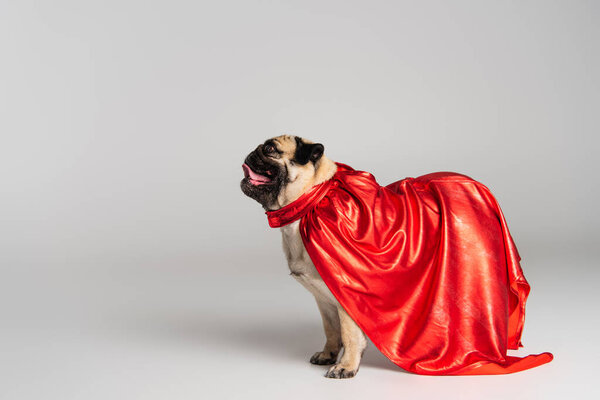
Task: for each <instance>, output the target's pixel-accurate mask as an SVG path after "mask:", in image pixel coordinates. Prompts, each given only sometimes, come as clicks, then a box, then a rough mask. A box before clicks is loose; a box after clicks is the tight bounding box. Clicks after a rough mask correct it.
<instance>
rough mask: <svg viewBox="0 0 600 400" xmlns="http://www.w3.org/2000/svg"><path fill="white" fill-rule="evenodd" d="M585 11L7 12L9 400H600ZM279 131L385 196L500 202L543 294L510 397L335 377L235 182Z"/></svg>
mask: <svg viewBox="0 0 600 400" xmlns="http://www.w3.org/2000/svg"><path fill="white" fill-rule="evenodd" d="M599 11H600V6H599V4H598V2H593V1H518V2H489V1H459V2H443V1H439V2H431V1H420V2H401V1H395V2H380V1H369V2H367V1H364V2H357V1H343V2H342V1H324V2H317V1H286V2H283V1H282V2H274V1H243V2H242V1H238V2H231V1H222V2H202V1H200V2H198V1H169V2H157V1H132V0H127V1H102V2H100V1H97V2H81V1H64V0H56V1H52V2H31V1H18V2H17V1H2V2H1V3H0V49H1V54H0V56H1V62H0V113H1V115H0V134H1V139H0V140H1V141H0V178H1V179H0V273H1V274H2V275H1V276H2V278H1V279H0V312H1V314H0V315H1V318H0V335H1V336H0V354H1V362H0V397H2V398H6V399H30V398H31V399H33V398H48V399H50V398H51V399H96V398H97V399H106V398H119V399H121V398H123V399H125V398H126V399H132V398H140V399H142V398H143V399H152V398H156V399H164V398H170V399H187V398H190V399H192V398H253V397H254V396H256V397H257V398H296V397H298V398H301V397H304V398H306V397H311V398H315V397H316V398H321V397H323V398H324V397H329V398H330V397H331V396H346V397H349V398H350V397H365V396H380V397H382V398H387V397H394V398H395V397H403V398H404V397H411V398H436V397H440V396H450V397H453V398H465V399H466V398H486V399H491V398H499V399H505V398H507V397H508V396H510V397H511V398H550V397H554V398H562V397H565V396H574V397H578V398H586V397H587V398H593V397H594V396H596V395H598V389H597V386H595V385H593V378H594V377H595V376H596V375H597V372H599V371H598V369H597V356H598V355H599V354H600V346H599V345H598V343H597V330H598V327H599V326H600V323H599V321H598V317H597V315H598V312H597V306H598V301H599V296H598V290H597V286H598V282H599V278H600V276H599V273H598V259H599V257H598V255H599V254H598V253H599V252H598V242H599V240H598V239H599V237H598V228H599V227H600V215H599V213H598V212H597V208H596V201H597V200H596V199H597V197H598V179H597V177H596V176H597V174H596V170H597V166H596V164H597V163H596V162H595V160H594V159H593V158H595V157H594V156H595V154H596V153H597V150H598V139H597V134H598V128H599V125H600V124H599V121H598V109H599V106H600V101H599V100H600V95H599V93H600V79H599V74H598V71H599V70H600V60H599V53H598V46H599V45H600V43H599V42H600V40H599V34H600V28H599V26H600V25H599V24H598V19H599V17H600V12H599ZM282 133H288V134H296V135H299V136H304V137H307V138H310V139H312V140H315V141H319V142H321V143H323V144H324V145H325V149H326V153H327V154H328V155H329V157H330V158H332V159H334V160H336V161H341V162H344V163H347V164H350V165H352V166H353V167H355V168H357V169H363V170H367V171H369V172H372V173H373V174H374V175H375V176H376V177H377V178H378V180H379V182H380V183H382V184H387V183H390V182H392V181H394V180H398V179H401V178H404V177H406V176H418V175H421V174H424V173H428V172H433V171H439V170H450V171H456V172H461V173H464V174H467V175H470V176H472V177H473V178H475V179H478V180H480V181H482V182H483V183H485V184H486V185H487V186H488V187H490V188H491V189H492V192H493V193H494V194H495V195H496V197H497V198H498V200H499V201H500V204H501V206H502V208H503V210H504V213H505V215H506V218H507V220H508V223H509V226H510V228H511V232H512V235H513V237H514V238H515V241H516V243H517V246H518V247H519V250H520V252H521V255H522V257H523V268H524V270H525V273H526V276H527V277H528V279H529V281H530V283H531V284H532V287H533V291H532V294H531V297H530V301H529V303H528V317H527V323H526V326H525V333H524V338H523V340H524V343H525V346H526V347H525V349H523V351H521V352H520V354H529V353H534V352H541V351H552V352H554V353H555V356H556V359H555V360H554V361H553V362H552V363H551V364H549V365H546V366H544V367H540V368H538V369H535V370H531V371H527V372H522V373H519V374H515V375H510V376H496V377H493V376H492V377H450V378H449V377H422V376H416V375H410V374H406V373H403V372H402V371H401V370H400V369H399V368H397V367H395V366H394V365H393V364H391V363H390V362H389V361H387V360H386V359H385V358H384V357H383V356H382V355H381V354H379V353H378V352H377V350H376V349H375V348H374V347H373V346H371V347H370V348H369V349H368V350H367V354H366V356H365V360H364V362H363V365H362V367H361V371H360V373H359V375H358V377H357V378H356V379H353V380H351V381H343V382H339V381H331V380H326V379H325V378H322V376H321V375H322V374H323V373H324V370H323V368H322V367H316V366H311V365H309V364H308V358H309V357H310V355H312V353H313V352H314V351H316V350H318V348H319V347H320V346H321V345H322V340H323V338H322V333H321V332H320V322H319V317H318V312H317V310H316V307H315V305H314V302H313V301H312V299H311V297H310V295H309V294H308V293H307V292H305V291H304V289H302V288H301V287H300V286H299V285H298V284H297V283H295V282H294V281H293V280H292V279H291V278H289V277H288V276H287V271H286V266H285V264H284V258H283V256H282V254H281V251H280V237H279V233H278V232H277V231H276V230H273V229H269V228H268V226H267V222H266V218H265V216H264V214H263V213H262V210H261V208H260V207H259V206H258V204H256V203H254V202H252V201H251V200H249V199H247V198H245V197H244V196H243V195H242V194H241V192H240V190H239V187H238V184H239V180H240V179H241V175H242V173H241V168H240V165H241V162H242V160H243V158H244V157H245V155H246V154H247V153H248V152H249V151H251V150H252V149H253V148H254V147H255V146H256V145H257V144H258V143H259V142H262V141H263V140H264V139H266V138H268V137H271V136H276V135H279V134H282Z"/></svg>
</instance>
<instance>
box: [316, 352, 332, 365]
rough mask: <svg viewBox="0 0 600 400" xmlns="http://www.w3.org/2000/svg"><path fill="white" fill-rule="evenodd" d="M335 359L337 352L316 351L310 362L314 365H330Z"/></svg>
mask: <svg viewBox="0 0 600 400" xmlns="http://www.w3.org/2000/svg"><path fill="white" fill-rule="evenodd" d="M336 361H337V353H332V352H329V351H327V352H326V351H317V352H316V353H315V354H314V355H313V356H312V357H311V358H310V363H311V364H316V365H331V364H335V362H336Z"/></svg>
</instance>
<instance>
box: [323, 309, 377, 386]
mask: <svg viewBox="0 0 600 400" xmlns="http://www.w3.org/2000/svg"><path fill="white" fill-rule="evenodd" d="M338 315H339V318H340V326H341V331H342V344H343V346H344V354H343V355H342V358H341V359H340V361H339V362H338V363H337V364H335V365H334V366H332V367H331V368H329V371H327V374H325V376H326V377H327V378H338V379H339V378H352V377H353V376H354V375H356V373H357V372H358V367H359V365H360V359H361V358H362V355H363V352H364V351H365V348H366V347H367V338H366V337H365V334H364V333H363V332H362V331H361V329H360V328H359V327H358V325H356V322H354V321H353V320H352V318H350V316H349V315H348V314H347V313H346V311H345V310H344V309H343V308H342V307H338Z"/></svg>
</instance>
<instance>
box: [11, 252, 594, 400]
mask: <svg viewBox="0 0 600 400" xmlns="http://www.w3.org/2000/svg"><path fill="white" fill-rule="evenodd" d="M236 257H238V256H229V258H226V259H225V260H226V261H227V264H228V265H230V267H227V266H226V265H225V263H223V264H221V265H219V268H206V265H201V266H198V267H197V268H194V267H192V266H185V267H181V266H180V267H178V266H177V265H170V266H168V267H167V266H165V265H162V264H161V263H160V262H157V263H156V264H155V265H148V266H140V265H135V262H132V263H131V266H130V267H127V266H119V267H117V266H109V265H107V266H104V267H103V266H97V268H89V266H88V268H81V269H74V268H69V269H66V268H65V269H61V268H58V267H49V268H48V269H46V270H45V271H44V270H39V269H27V268H22V269H19V270H17V271H15V270H5V271H3V275H4V278H3V280H2V286H3V287H2V292H1V296H2V299H1V300H2V301H1V307H2V321H1V332H2V340H1V342H0V350H1V353H0V354H1V359H2V362H1V363H0V379H1V385H0V398H2V399H11V400H12V399H42V398H43V399H61V400H66V399H85V400H92V399H221V398H223V399H240V398H260V399H270V398H273V399H281V398H286V399H295V398H303V399H306V398H337V397H336V396H341V395H344V396H345V398H368V396H378V398H443V397H445V398H460V399H471V398H472V399H496V398H497V399H508V398H510V399H533V398H544V399H547V398H564V397H567V396H572V397H573V398H578V399H581V398H598V396H599V395H600V391H599V390H598V386H597V384H596V382H595V381H594V380H595V378H596V375H597V373H598V372H599V370H598V356H599V353H600V352H599V350H600V345H599V338H598V333H597V331H598V327H599V325H598V312H597V307H598V299H599V296H598V282H599V279H598V278H600V274H599V273H598V268H597V262H596V259H595V258H593V257H590V258H580V259H575V258H572V257H567V256H565V257H564V258H560V257H548V258H547V259H543V258H540V259H537V260H530V261H529V262H527V263H525V262H524V267H525V269H526V273H527V276H528V278H529V280H530V282H531V283H532V286H533V291H532V295H531V297H530V301H529V304H528V310H527V311H528V316H527V321H526V326H525V333H524V338H523V339H524V344H525V348H524V349H523V350H522V353H523V354H525V353H529V352H531V353H537V352H542V351H552V352H553V353H554V355H555V360H554V361H553V362H552V363H550V364H548V365H545V366H542V367H540V368H537V369H534V370H530V371H525V372H521V373H518V374H513V375H507V376H475V377H427V376H417V375H412V374H408V373H405V372H403V371H402V370H401V369H399V368H397V367H396V366H395V365H393V364H392V363H391V362H389V361H388V360H387V359H386V358H385V357H384V356H383V355H381V354H380V353H379V352H378V351H377V349H375V348H374V346H373V345H370V346H369V348H368V350H367V352H366V354H365V358H364V361H363V363H362V367H361V369H360V372H359V374H358V376H357V377H356V378H354V379H351V380H343V381H336V380H329V379H326V378H324V377H323V373H324V372H325V367H320V366H313V365H310V364H309V363H308V359H309V357H310V355H311V354H312V353H313V352H314V351H316V350H317V349H319V347H320V346H321V345H322V341H323V337H322V333H321V328H320V320H319V316H318V313H317V310H316V306H315V304H314V302H313V300H312V298H311V297H310V295H309V294H308V293H307V292H305V291H304V289H303V288H301V287H300V286H299V285H298V284H297V283H296V282H295V281H293V279H292V278H290V277H289V276H288V275H287V274H286V271H285V266H284V265H283V263H281V262H280V261H282V260H279V259H278V260H271V259H269V261H268V263H270V264H272V266H271V267H272V273H270V274H263V275H259V276H255V275H253V274H252V265H253V263H260V262H261V260H262V258H261V257H262V256H260V255H253V254H250V255H248V256H247V257H245V258H244V259H243V260H242V259H241V258H240V259H239V260H238V261H239V264H237V265H236V266H235V267H234V266H233V264H234V263H233V261H235V260H236ZM240 257H241V256H240ZM242 261H243V264H242ZM262 261H263V262H265V261H264V260H262ZM213 262H214V260H213ZM215 265H218V263H217V264H215ZM264 267H265V266H264V265H262V268H261V269H264ZM34 271H35V272H34ZM207 271H211V272H207ZM332 396H334V397H332Z"/></svg>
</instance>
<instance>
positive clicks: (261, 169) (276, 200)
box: [240, 135, 323, 210]
mask: <svg viewBox="0 0 600 400" xmlns="http://www.w3.org/2000/svg"><path fill="white" fill-rule="evenodd" d="M322 159H323V145H322V144H319V143H312V142H310V141H308V140H305V139H302V138H299V137H297V136H289V135H283V136H278V137H275V138H272V139H268V140H267V141H265V142H264V143H263V144H259V145H258V147H257V148H256V149H255V150H254V151H253V152H252V153H250V154H248V157H246V160H245V161H244V165H242V169H243V170H244V179H242V182H241V184H240V186H241V188H242V192H244V194H246V195H247V196H249V197H251V198H253V199H254V200H256V201H258V202H259V203H260V204H261V205H262V206H263V207H264V208H265V209H267V210H275V209H278V208H280V207H283V206H284V205H286V204H287V203H289V202H291V201H293V200H295V199H296V198H298V197H299V196H300V195H301V194H302V193H304V192H305V191H306V190H307V189H309V188H310V187H312V186H313V185H314V184H315V182H316V179H317V178H318V175H319V173H320V171H321V170H322V168H321V164H323V163H322V162H321V161H323V160H322Z"/></svg>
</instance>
